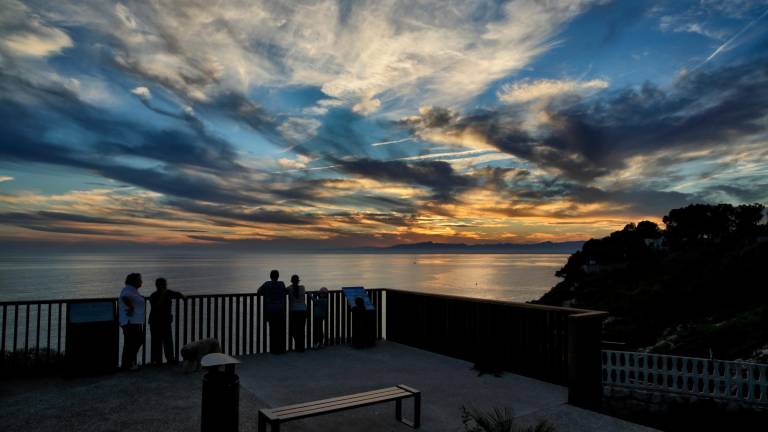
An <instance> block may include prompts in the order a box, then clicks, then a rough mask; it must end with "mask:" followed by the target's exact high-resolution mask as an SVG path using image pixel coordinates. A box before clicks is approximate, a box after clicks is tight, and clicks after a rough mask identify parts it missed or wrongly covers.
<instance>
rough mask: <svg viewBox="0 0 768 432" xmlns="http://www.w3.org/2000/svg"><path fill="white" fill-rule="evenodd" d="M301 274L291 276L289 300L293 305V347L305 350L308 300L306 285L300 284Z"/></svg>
mask: <svg viewBox="0 0 768 432" xmlns="http://www.w3.org/2000/svg"><path fill="white" fill-rule="evenodd" d="M299 281H300V279H299V275H293V276H291V286H289V287H288V300H289V304H290V307H291V316H290V323H291V339H293V349H294V350H295V351H297V352H304V327H305V326H306V323H307V302H306V296H305V293H304V285H299Z"/></svg>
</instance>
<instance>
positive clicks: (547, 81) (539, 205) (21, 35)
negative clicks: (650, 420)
mask: <svg viewBox="0 0 768 432" xmlns="http://www.w3.org/2000/svg"><path fill="white" fill-rule="evenodd" d="M767 15H768V0H759V1H758V0H755V1H752V0H700V1H678V0H675V1H657V2H651V1H607V0H602V1H599V0H595V1H589V0H547V1H544V0H514V1H508V2H496V1H447V0H437V1H429V0H426V1H419V2H412V1H388V0H375V1H290V2H288V1H282V2H281V1H272V0H269V1H263V2H262V1H254V0H247V1H225V0H220V1H210V0H206V1H137V2H130V1H125V2H111V1H105V0H93V1H91V0H79V1H74V2H70V1H66V0H61V1H56V2H50V1H26V2H20V1H17V0H0V241H3V242H4V243H6V244H7V245H32V244H42V245H53V244H57V245H64V246H68V245H93V246H98V245H106V244H114V245H121V244H125V245H128V244H150V245H154V244H157V245H181V246H185V245H202V246H205V245H246V246H249V247H250V246H252V247H255V248H258V247H269V246H270V245H271V246H275V247H277V246H286V247H298V248H304V247H306V248H316V247H320V248H322V247H354V246H387V245H392V244H399V243H411V242H421V241H434V242H463V243H496V242H509V243H530V242H541V241H571V240H585V239H588V238H592V237H601V236H604V235H607V234H608V233H610V232H611V231H614V230H616V229H620V228H621V227H622V226H624V225H625V224H627V223H629V222H633V221H634V222H637V221H640V220H644V219H649V220H654V221H659V220H660V218H661V217H662V216H663V215H664V214H666V213H667V211H668V210H670V209H672V208H677V207H682V206H685V205H687V204H691V203H702V202H703V203H707V202H710V203H720V202H727V203H734V204H740V203H754V202H761V203H766V202H768V187H767V186H768V180H766V174H768V16H767Z"/></svg>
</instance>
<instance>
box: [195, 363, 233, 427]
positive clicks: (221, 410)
mask: <svg viewBox="0 0 768 432" xmlns="http://www.w3.org/2000/svg"><path fill="white" fill-rule="evenodd" d="M238 363H240V362H239V361H238V360H237V359H236V358H234V357H230V356H228V355H226V354H221V353H214V354H208V355H206V356H205V357H203V358H202V360H201V361H200V365H201V366H202V367H203V368H205V369H206V370H207V372H206V374H205V375H204V376H203V401H202V411H201V415H200V430H201V431H202V432H218V431H221V432H237V431H238V429H239V425H240V377H238V376H237V375H236V374H235V365H236V364H238ZM222 367H223V370H222Z"/></svg>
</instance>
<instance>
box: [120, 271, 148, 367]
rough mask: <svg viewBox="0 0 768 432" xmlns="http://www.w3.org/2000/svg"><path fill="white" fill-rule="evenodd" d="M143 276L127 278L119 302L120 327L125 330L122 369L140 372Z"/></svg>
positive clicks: (137, 274)
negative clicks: (137, 359) (140, 290)
mask: <svg viewBox="0 0 768 432" xmlns="http://www.w3.org/2000/svg"><path fill="white" fill-rule="evenodd" d="M141 285H142V281H141V274H140V273H131V274H129V275H128V276H126V277H125V287H123V289H122V290H121V291H120V297H119V301H118V302H117V307H118V316H119V320H120V327H121V328H122V329H123V354H122V361H121V364H120V368H121V369H122V370H138V369H139V366H138V365H137V364H136V354H138V353H139V348H141V346H142V345H144V310H145V307H146V306H145V304H144V297H142V295H141V294H139V288H141Z"/></svg>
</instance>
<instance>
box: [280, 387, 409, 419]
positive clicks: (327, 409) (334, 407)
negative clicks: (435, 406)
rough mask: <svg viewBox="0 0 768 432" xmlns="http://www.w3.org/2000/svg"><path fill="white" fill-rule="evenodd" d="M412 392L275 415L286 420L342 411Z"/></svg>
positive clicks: (406, 395) (395, 398)
mask: <svg viewBox="0 0 768 432" xmlns="http://www.w3.org/2000/svg"><path fill="white" fill-rule="evenodd" d="M410 396H412V394H410V393H408V394H401V395H400V396H395V397H393V396H380V397H373V398H370V399H366V400H360V401H358V402H357V403H355V404H345V403H338V404H335V405H328V406H325V407H323V408H317V409H309V410H306V411H295V412H292V413H289V414H280V415H278V416H277V418H278V419H279V420H282V421H287V420H298V419H300V418H304V417H312V416H315V415H319V414H331V413H334V412H337V411H344V410H347V409H351V408H362V407H364V406H368V405H375V404H378V403H381V402H389V401H394V400H397V399H404V398H406V397H410Z"/></svg>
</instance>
